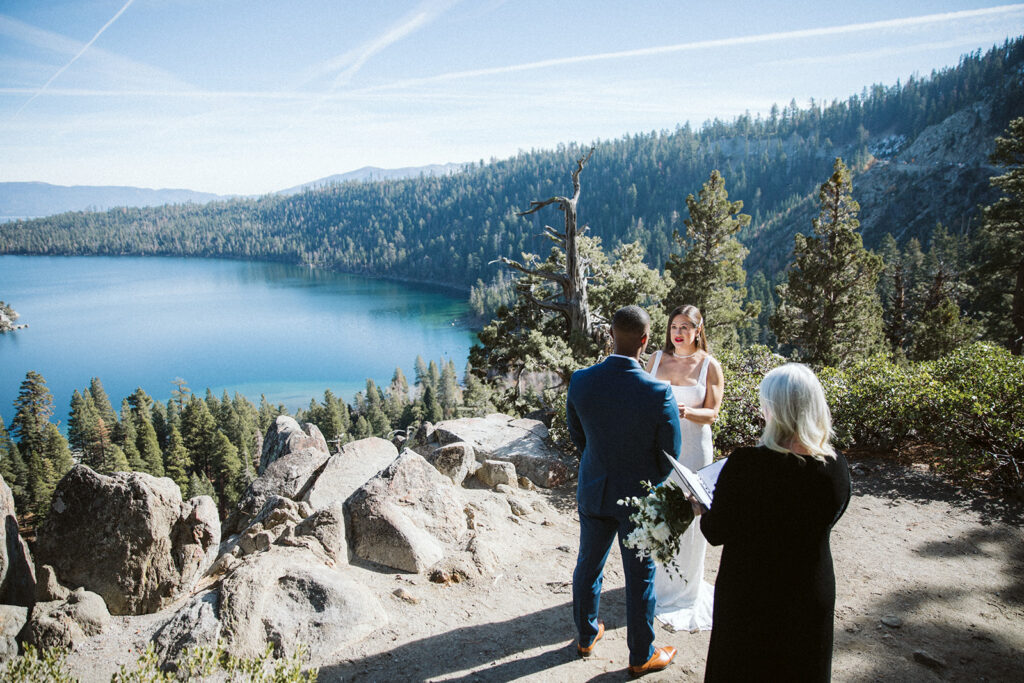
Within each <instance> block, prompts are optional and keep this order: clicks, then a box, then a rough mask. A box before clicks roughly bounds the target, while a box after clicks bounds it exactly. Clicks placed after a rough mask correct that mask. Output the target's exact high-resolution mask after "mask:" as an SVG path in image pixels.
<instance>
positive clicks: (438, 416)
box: [423, 384, 444, 424]
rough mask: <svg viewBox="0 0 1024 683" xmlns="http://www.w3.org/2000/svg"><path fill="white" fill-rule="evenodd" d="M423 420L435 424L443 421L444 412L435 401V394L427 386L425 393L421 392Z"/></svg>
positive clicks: (430, 387)
mask: <svg viewBox="0 0 1024 683" xmlns="http://www.w3.org/2000/svg"><path fill="white" fill-rule="evenodd" d="M423 419H424V420H426V421H427V422H433V423H435V424H436V423H438V422H440V421H441V420H443V419H444V410H443V409H442V408H441V403H440V402H439V401H438V400H437V393H436V392H435V391H434V387H432V386H431V385H429V384H428V385H427V389H426V391H424V392H423Z"/></svg>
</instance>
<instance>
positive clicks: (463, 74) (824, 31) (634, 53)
mask: <svg viewBox="0 0 1024 683" xmlns="http://www.w3.org/2000/svg"><path fill="white" fill-rule="evenodd" d="M1017 12H1024V4H1016V5H1002V6H999V7H988V8H984V9H977V10H963V11H959V12H943V13H940V14H927V15H922V16H918V17H905V18H902V19H886V20H882V21H869V22H863V23H857V24H846V25H843V26H824V27H820V28H811V29H800V30H795V31H778V32H774V33H762V34H758V35H751V36H736V37H732V38H716V39H712V40H699V41H694V42H690V43H677V44H675V45H660V46H657V47H645V48H638V49H635V50H620V51H617V52H603V53H598V54H592V55H577V56H574V57H557V58H554V59H544V60H540V61H536V62H524V63H522V64H509V65H505V66H495V67H489V68H485V69H471V70H467V71H453V72H449V73H444V74H438V75H436V76H426V77H423V78H414V79H404V80H401V81H395V82H393V83H385V84H381V85H376V86H370V87H368V88H365V89H364V90H367V91H373V90H386V89H393V88H405V87H409V86H416V85H426V84H430V83H440V82H444V81H454V80H462V79H468V78H479V77H481V76H497V75H505V74H511V73H518V72H522V71H535V70H538V69H549V68H552V67H559V66H568V65H573V64H587V63H590V62H602V61H612V60H621V59H634V58H637V57H653V56H657V55H665V54H671V53H677V52H695V51H698V50H710V49H720V48H726V47H738V46H744V45H756V44H759V43H772V42H780V41H793V40H803V39H808V38H824V37H829V36H837V35H844V34H851V33H862V32H865V31H881V30H893V29H906V28H910V27H914V26H924V25H927V24H946V23H951V22H957V21H963V20H965V19H978V18H983V17H993V16H997V15H1003V14H1010V13H1017Z"/></svg>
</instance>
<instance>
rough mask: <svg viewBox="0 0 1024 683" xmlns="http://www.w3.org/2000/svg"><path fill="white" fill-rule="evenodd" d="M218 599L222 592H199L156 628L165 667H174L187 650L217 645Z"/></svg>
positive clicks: (156, 646)
mask: <svg viewBox="0 0 1024 683" xmlns="http://www.w3.org/2000/svg"><path fill="white" fill-rule="evenodd" d="M219 603H220V593H219V592H217V591H205V592H203V593H199V594H198V595H195V596H193V597H192V599H190V600H189V601H188V602H187V603H185V604H184V605H183V606H182V607H181V608H179V609H178V611H177V612H175V613H174V615H173V616H171V618H170V619H168V620H167V621H166V622H164V624H163V625H162V626H161V627H160V628H159V629H157V631H156V633H154V634H153V646H154V649H155V650H156V654H157V657H158V658H159V661H160V667H161V668H162V669H174V668H175V666H174V664H175V662H177V661H178V659H180V658H181V656H182V655H183V654H185V650H188V649H190V648H194V647H205V646H212V645H216V643H217V639H218V638H220V635H221V626H220V619H219V618H218V614H219V609H220V605H219Z"/></svg>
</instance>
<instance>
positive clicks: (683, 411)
mask: <svg viewBox="0 0 1024 683" xmlns="http://www.w3.org/2000/svg"><path fill="white" fill-rule="evenodd" d="M707 387H708V389H707V393H706V394H705V396H704V405H703V406H702V407H700V408H686V407H682V408H680V410H679V417H681V418H683V419H686V420H689V421H690V422H696V423H697V424H704V425H709V424H713V423H714V421H715V420H717V419H718V411H719V409H721V407H722V395H723V394H724V393H725V378H724V377H723V376H722V366H721V364H720V363H719V362H718V360H716V359H715V358H712V359H711V362H710V363H709V364H708V377H707Z"/></svg>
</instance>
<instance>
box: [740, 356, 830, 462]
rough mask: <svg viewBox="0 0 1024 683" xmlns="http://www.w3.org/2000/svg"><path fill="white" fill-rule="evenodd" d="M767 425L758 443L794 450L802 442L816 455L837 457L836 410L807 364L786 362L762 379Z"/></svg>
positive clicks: (777, 448)
mask: <svg viewBox="0 0 1024 683" xmlns="http://www.w3.org/2000/svg"><path fill="white" fill-rule="evenodd" d="M760 395H761V412H762V413H764V417H765V426H764V432H763V433H762V434H761V440H760V441H759V442H758V444H759V445H761V446H767V447H768V448H770V449H772V450H773V451H782V452H790V451H791V450H792V449H790V448H787V445H788V444H792V443H794V442H795V443H798V444H800V445H801V446H803V447H804V448H806V449H807V450H808V451H809V452H810V454H811V455H813V456H815V457H819V458H820V457H826V456H827V457H834V456H835V454H836V450H835V448H833V447H832V439H833V438H834V437H835V432H833V431H832V413H831V411H829V408H828V402H827V401H826V400H825V390H824V389H822V388H821V382H819V381H818V378H817V377H816V376H815V374H814V372H812V371H811V369H810V368H808V367H807V366H806V365H802V364H800V363H786V364H785V365H782V366H780V367H777V368H775V369H774V370H772V371H771V372H769V373H768V374H767V375H765V376H764V379H763V380H761V389H760Z"/></svg>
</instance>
